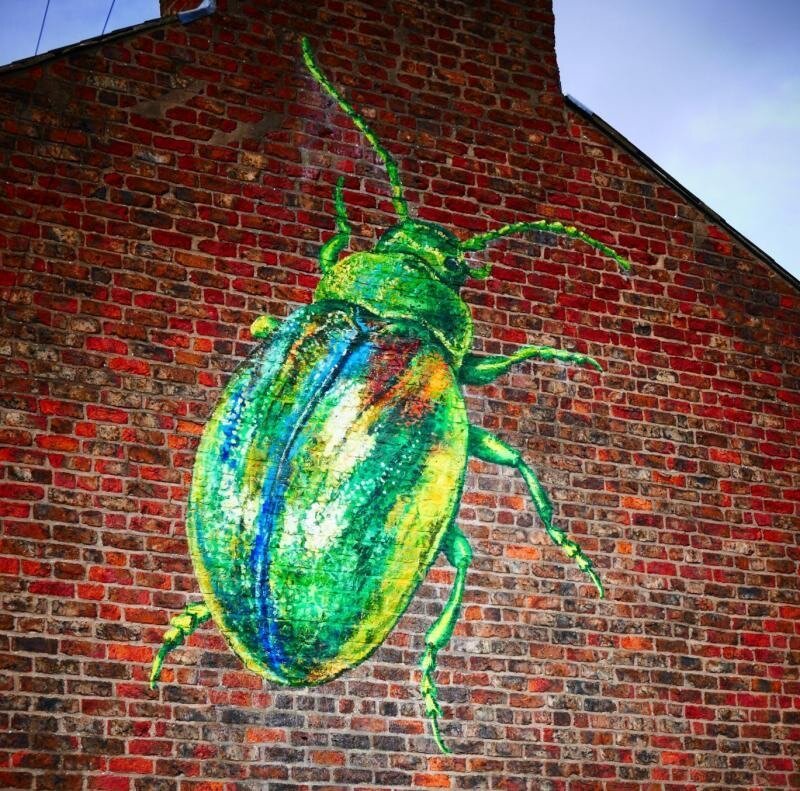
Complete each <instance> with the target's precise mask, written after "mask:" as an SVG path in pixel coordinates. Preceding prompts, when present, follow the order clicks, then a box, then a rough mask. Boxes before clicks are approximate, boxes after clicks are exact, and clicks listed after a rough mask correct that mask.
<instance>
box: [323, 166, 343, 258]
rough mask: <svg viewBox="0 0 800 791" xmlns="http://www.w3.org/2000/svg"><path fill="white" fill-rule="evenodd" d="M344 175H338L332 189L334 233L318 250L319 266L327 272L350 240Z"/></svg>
mask: <svg viewBox="0 0 800 791" xmlns="http://www.w3.org/2000/svg"><path fill="white" fill-rule="evenodd" d="M343 186H344V176H339V178H338V180H337V181H336V187H335V189H334V191H333V203H334V206H335V207H336V235H335V236H333V237H332V238H331V239H328V241H327V242H325V244H324V245H322V249H321V250H320V251H319V268H320V269H321V270H322V271H323V272H327V271H328V270H329V269H330V268H331V267H332V266H333V265H334V264H335V263H336V261H337V260H338V259H339V253H341V252H342V250H344V248H345V247H347V244H348V242H349V241H350V223H349V222H348V221H347V207H346V206H345V205H344V197H343V194H342V187H343Z"/></svg>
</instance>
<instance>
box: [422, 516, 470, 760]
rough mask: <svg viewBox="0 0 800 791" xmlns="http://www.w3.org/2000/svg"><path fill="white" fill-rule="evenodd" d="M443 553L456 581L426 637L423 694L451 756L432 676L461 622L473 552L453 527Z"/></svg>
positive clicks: (444, 749) (436, 733) (438, 738)
mask: <svg viewBox="0 0 800 791" xmlns="http://www.w3.org/2000/svg"><path fill="white" fill-rule="evenodd" d="M442 550H443V551H444V554H445V557H446V558H447V560H448V561H449V562H450V563H451V564H452V565H453V566H455V569H456V579H455V582H454V583H453V588H452V590H451V591H450V596H449V598H448V599H447V603H446V604H445V606H444V609H443V610H442V612H441V614H440V615H439V617H438V618H437V619H436V621H435V622H434V624H433V625H432V626H431V628H430V629H428V631H427V633H426V634H425V653H424V654H423V656H422V662H421V663H420V666H421V668H422V679H421V680H420V690H421V691H422V698H423V700H424V701H425V715H426V716H427V717H430V719H431V730H432V731H433V738H434V739H435V740H436V744H438V745H439V749H440V750H441V751H442V752H443V753H449V752H450V750H449V749H448V748H447V747H446V746H445V744H444V742H443V741H442V736H441V734H440V733H439V722H438V718H439V717H440V716H441V714H442V710H441V708H440V707H439V702H438V701H437V700H436V683H435V682H434V680H433V675H434V672H435V671H436V655H437V654H438V653H439V651H440V650H441V649H442V648H444V646H445V645H447V643H448V641H449V640H450V637H451V635H452V634H453V629H454V628H455V625H456V621H457V620H458V613H459V612H460V610H461V600H462V598H463V597H464V585H465V583H466V580H467V569H468V568H469V564H470V562H471V561H472V549H471V548H470V546H469V542H468V541H467V537H466V536H465V535H464V533H463V532H462V531H461V529H460V528H459V527H457V526H456V525H454V524H451V525H450V527H449V528H448V529H447V533H446V534H445V537H444V540H443V542H442Z"/></svg>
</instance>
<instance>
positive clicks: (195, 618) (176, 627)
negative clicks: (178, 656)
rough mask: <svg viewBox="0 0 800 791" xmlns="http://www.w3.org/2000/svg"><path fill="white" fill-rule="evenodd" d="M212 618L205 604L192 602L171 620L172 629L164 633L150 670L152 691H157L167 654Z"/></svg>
mask: <svg viewBox="0 0 800 791" xmlns="http://www.w3.org/2000/svg"><path fill="white" fill-rule="evenodd" d="M210 617H211V611H210V610H209V609H208V605H207V604H206V603H205V602H192V603H191V604H187V605H186V607H185V608H184V610H183V612H182V613H181V614H180V615H175V616H174V617H173V618H171V619H170V622H169V626H170V628H169V629H167V631H166V632H165V633H164V640H163V642H162V643H161V648H159V649H158V653H157V654H156V656H155V659H154V660H153V667H152V669H151V670H150V689H155V686H156V682H157V681H158V677H159V676H160V675H161V667H162V665H163V664H164V660H165V659H166V658H167V654H168V653H169V652H170V651H171V650H172V649H173V648H177V647H178V646H179V645H182V644H183V642H184V640H186V638H187V637H189V635H191V634H192V633H193V632H194V630H195V629H197V627H198V626H200V624H201V623H205V622H206V621H207V620H208V619H209V618H210Z"/></svg>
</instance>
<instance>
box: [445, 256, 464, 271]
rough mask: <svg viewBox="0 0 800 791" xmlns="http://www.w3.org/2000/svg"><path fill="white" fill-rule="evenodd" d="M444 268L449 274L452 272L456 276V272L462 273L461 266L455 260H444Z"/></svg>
mask: <svg viewBox="0 0 800 791" xmlns="http://www.w3.org/2000/svg"><path fill="white" fill-rule="evenodd" d="M444 268H445V269H446V270H447V271H448V272H452V273H453V274H455V273H456V272H460V271H461V264H459V263H458V261H457V260H456V259H455V258H445V259H444Z"/></svg>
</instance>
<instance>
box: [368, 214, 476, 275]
mask: <svg viewBox="0 0 800 791" xmlns="http://www.w3.org/2000/svg"><path fill="white" fill-rule="evenodd" d="M375 251H376V252H378V253H402V254H405V255H411V256H414V258H417V259H419V260H421V261H422V262H424V264H425V266H426V267H427V268H428V269H429V270H430V271H431V273H432V274H433V275H434V276H435V277H436V278H437V279H438V280H441V281H442V283H445V284H446V285H448V286H450V287H452V288H454V289H459V288H460V287H461V286H462V285H463V284H464V281H465V280H466V279H467V277H468V276H469V272H470V269H469V266H467V263H466V261H465V260H464V253H463V251H462V250H461V247H460V245H459V242H458V239H457V238H456V237H455V236H454V235H453V234H452V233H450V231H448V230H447V229H446V228H443V227H442V226H441V225H436V223H432V222H426V221H425V220H410V219H409V220H404V221H403V222H401V223H398V224H397V225H394V226H392V227H391V228H389V230H388V231H386V232H385V233H384V234H383V236H381V238H380V240H379V241H378V244H377V245H376V246H375Z"/></svg>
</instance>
